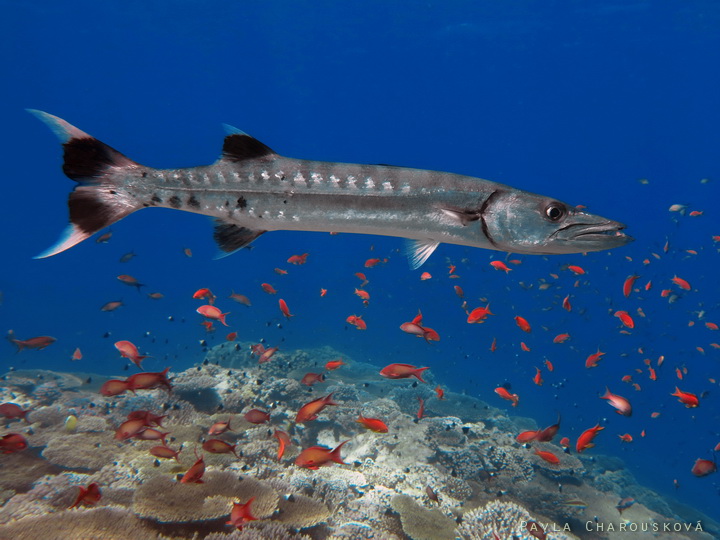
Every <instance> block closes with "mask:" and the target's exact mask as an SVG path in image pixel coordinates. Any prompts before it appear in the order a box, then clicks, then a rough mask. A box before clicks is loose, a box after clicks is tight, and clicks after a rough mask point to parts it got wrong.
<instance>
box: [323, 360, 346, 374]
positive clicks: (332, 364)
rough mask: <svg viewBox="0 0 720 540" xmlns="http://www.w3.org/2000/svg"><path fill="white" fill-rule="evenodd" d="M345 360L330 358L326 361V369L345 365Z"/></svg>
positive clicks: (331, 369)
mask: <svg viewBox="0 0 720 540" xmlns="http://www.w3.org/2000/svg"><path fill="white" fill-rule="evenodd" d="M344 365H345V362H343V361H342V358H338V359H337V360H329V361H328V362H326V363H325V369H326V370H328V371H333V370H335V369H337V368H339V367H340V366H344Z"/></svg>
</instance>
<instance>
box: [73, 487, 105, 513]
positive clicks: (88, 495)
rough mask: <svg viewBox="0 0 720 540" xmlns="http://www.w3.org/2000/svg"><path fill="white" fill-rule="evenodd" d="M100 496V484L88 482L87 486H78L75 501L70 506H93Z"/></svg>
mask: <svg viewBox="0 0 720 540" xmlns="http://www.w3.org/2000/svg"><path fill="white" fill-rule="evenodd" d="M101 498H102V493H100V486H98V485H97V483H96V482H93V483H92V484H88V487H82V486H80V492H79V493H78V496H77V499H75V502H74V503H73V505H72V506H71V507H70V508H77V507H78V506H80V505H81V504H82V505H83V506H95V504H97V502H98V501H99V500H100V499H101Z"/></svg>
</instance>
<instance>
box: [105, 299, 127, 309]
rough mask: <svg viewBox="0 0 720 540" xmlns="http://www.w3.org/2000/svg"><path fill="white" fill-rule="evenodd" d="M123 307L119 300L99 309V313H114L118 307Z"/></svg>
mask: <svg viewBox="0 0 720 540" xmlns="http://www.w3.org/2000/svg"><path fill="white" fill-rule="evenodd" d="M122 305H124V304H123V303H122V302H121V301H120V300H116V301H114V302H108V303H107V304H105V305H103V307H101V308H100V311H115V310H116V309H117V308H119V307H120V306H122Z"/></svg>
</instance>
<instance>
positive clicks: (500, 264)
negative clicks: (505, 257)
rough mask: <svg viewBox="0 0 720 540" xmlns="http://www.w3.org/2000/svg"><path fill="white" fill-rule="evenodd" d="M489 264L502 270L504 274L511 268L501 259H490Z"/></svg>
mask: <svg viewBox="0 0 720 540" xmlns="http://www.w3.org/2000/svg"><path fill="white" fill-rule="evenodd" d="M490 266H492V267H493V268H494V269H495V270H502V271H503V272H505V273H506V274H507V273H509V272H510V271H511V270H512V268H508V266H507V265H506V264H505V263H504V262H502V261H492V262H491V263H490Z"/></svg>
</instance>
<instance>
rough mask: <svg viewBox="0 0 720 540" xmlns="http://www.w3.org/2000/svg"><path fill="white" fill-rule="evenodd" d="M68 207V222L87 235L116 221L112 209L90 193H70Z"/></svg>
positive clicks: (78, 191) (93, 193) (115, 215)
mask: <svg viewBox="0 0 720 540" xmlns="http://www.w3.org/2000/svg"><path fill="white" fill-rule="evenodd" d="M68 207H69V209H70V221H72V222H73V223H74V224H75V225H76V226H77V227H78V228H79V229H81V230H82V231H83V232H85V233H87V234H94V233H96V232H97V231H99V230H100V229H104V228H105V227H108V226H109V225H112V223H113V222H115V221H117V219H118V217H117V214H116V213H115V212H113V209H112V208H111V207H110V206H109V205H107V204H105V203H104V202H103V201H102V200H101V199H100V198H99V197H97V195H96V193H95V192H91V191H82V190H75V191H73V192H72V193H70V197H69V199H68Z"/></svg>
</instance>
